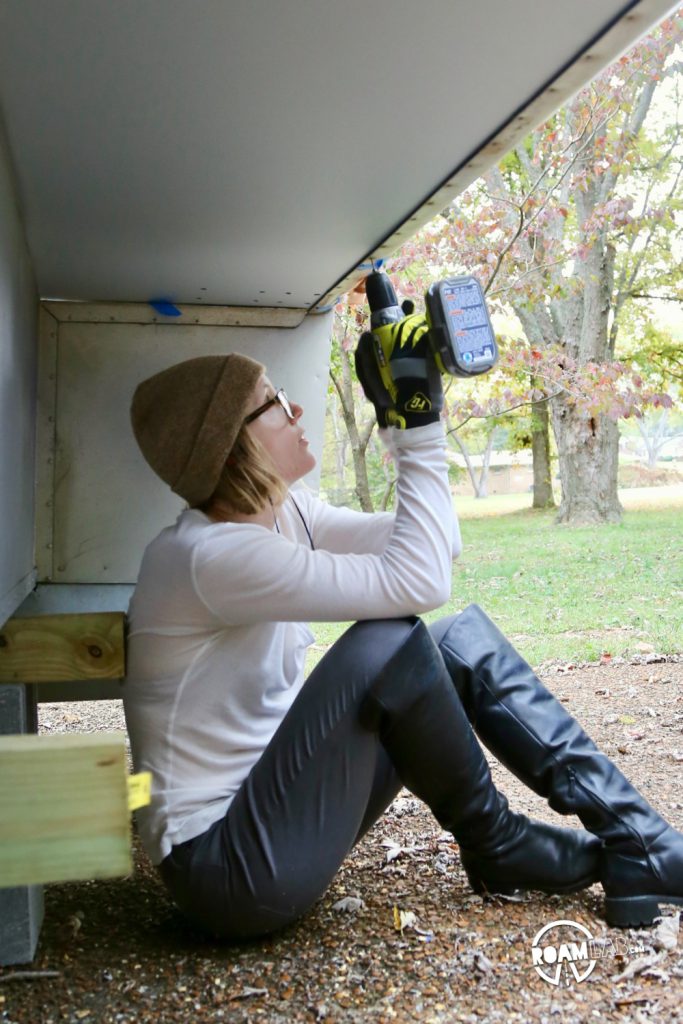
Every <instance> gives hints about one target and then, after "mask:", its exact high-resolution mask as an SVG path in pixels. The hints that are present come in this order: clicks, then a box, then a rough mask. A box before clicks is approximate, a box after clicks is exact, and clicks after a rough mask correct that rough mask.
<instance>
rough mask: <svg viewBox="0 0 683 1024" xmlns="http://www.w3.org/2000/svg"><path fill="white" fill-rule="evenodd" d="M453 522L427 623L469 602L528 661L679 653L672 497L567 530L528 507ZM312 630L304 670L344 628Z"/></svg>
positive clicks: (677, 524) (681, 596)
mask: <svg viewBox="0 0 683 1024" xmlns="http://www.w3.org/2000/svg"><path fill="white" fill-rule="evenodd" d="M650 490H655V488H651V489H650ZM625 493H628V492H625ZM506 497H507V496H506ZM527 498H528V496H527ZM492 500H493V499H487V501H492ZM458 504H459V505H460V501H459V502H458ZM627 504H628V503H627ZM636 504H637V503H636ZM479 505H480V507H481V503H479ZM461 519H462V521H461V529H462V536H463V553H462V555H461V556H460V558H459V559H458V561H457V562H455V563H454V566H453V588H452V600H451V601H450V602H449V603H448V604H447V605H444V607H443V608H440V609H439V610H438V611H435V612H430V613H429V614H428V615H426V616H425V617H424V618H425V620H426V621H428V622H430V621H432V620H433V619H436V618H439V617H440V616H441V615H447V614H452V613H454V612H457V611H459V610H461V609H462V608H464V607H465V606H466V605H467V604H469V603H471V602H476V603H477V604H479V605H481V607H482V608H483V609H484V610H485V611H486V612H487V614H489V615H490V616H491V618H492V619H494V621H495V622H497V623H498V625H499V626H500V628H501V629H502V630H503V632H504V633H506V634H507V635H508V636H509V637H510V638H511V639H513V641H514V643H515V645H516V646H517V648H518V649H519V650H520V652H521V653H522V654H523V655H524V657H526V658H527V660H528V661H530V662H531V663H532V664H533V665H539V664H540V663H541V662H544V661H548V660H559V661H593V660H596V659H598V658H599V657H600V656H601V655H602V654H603V653H606V652H609V653H610V654H612V655H613V656H617V655H629V654H636V653H639V652H642V651H644V650H647V649H648V648H647V647H646V646H644V645H651V648H654V650H655V651H657V652H662V653H673V652H681V651H683V610H682V609H683V543H682V541H681V525H682V523H683V508H682V507H681V505H680V504H679V502H678V501H676V500H674V501H673V503H672V504H671V505H670V507H666V506H662V507H659V506H656V507H646V508H641V509H638V508H636V509H633V510H628V508H627V511H626V512H625V513H624V517H623V521H622V523H621V524H619V525H617V526H601V527H573V528H569V529H568V528H564V527H558V526H556V525H555V524H554V514H553V513H552V512H532V511H530V510H526V511H521V512H507V513H506V514H498V515H491V514H486V515H477V516H476V517H473V518H468V512H467V510H463V511H461ZM312 628H313V631H314V633H315V635H316V644H315V649H314V650H313V651H312V652H311V661H310V664H309V667H312V665H313V664H315V662H316V661H317V660H318V658H319V657H320V656H321V655H322V653H323V652H324V650H325V648H326V647H327V646H329V644H330V643H332V642H334V640H335V639H336V638H337V637H338V636H339V635H340V633H341V632H342V631H343V629H344V628H345V627H344V625H343V624H342V625H333V624H328V623H314V624H313V626H312Z"/></svg>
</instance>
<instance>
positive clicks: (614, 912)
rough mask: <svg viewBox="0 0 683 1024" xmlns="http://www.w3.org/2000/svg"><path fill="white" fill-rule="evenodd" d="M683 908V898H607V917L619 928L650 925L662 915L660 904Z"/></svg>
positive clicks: (608, 920)
mask: <svg viewBox="0 0 683 1024" xmlns="http://www.w3.org/2000/svg"><path fill="white" fill-rule="evenodd" d="M660 903H665V904H674V905H675V906H683V896H668V895H664V896H612V897H610V896H606V897H605V917H606V918H607V923H608V924H613V925H615V926H616V927H617V928H637V927H639V926H640V925H650V924H652V922H653V921H654V919H655V918H656V917H661V916H662V913H661V911H660V909H659V904H660Z"/></svg>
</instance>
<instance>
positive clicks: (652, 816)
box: [435, 605, 683, 927]
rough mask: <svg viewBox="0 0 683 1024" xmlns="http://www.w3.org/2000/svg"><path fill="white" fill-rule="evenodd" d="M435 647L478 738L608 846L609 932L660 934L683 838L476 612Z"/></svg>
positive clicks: (681, 869) (682, 860)
mask: <svg viewBox="0 0 683 1024" xmlns="http://www.w3.org/2000/svg"><path fill="white" fill-rule="evenodd" d="M440 632H441V624H439V628H438V629H437V630H436V631H435V638H436V639H437V642H438V644H439V649H440V650H441V653H442V655H443V658H444V661H445V663H446V666H447V667H448V670H449V673H450V675H451V678H452V680H453V682H454V683H455V686H456V688H457V691H458V693H459V694H460V697H461V700H462V703H463V705H464V707H465V710H466V712H467V714H468V717H469V718H470V720H471V722H472V724H473V726H474V728H475V730H476V732H477V734H478V735H479V737H480V738H481V740H482V742H483V743H484V744H485V745H486V746H487V747H488V748H489V750H491V752H492V753H493V754H494V755H495V756H496V757H497V758H498V759H499V760H500V761H501V762H502V763H503V764H504V765H505V766H506V767H507V768H508V769H509V770H510V771H511V772H512V773H513V774H514V775H516V776H517V777H518V778H519V779H521V780H522V781H523V782H524V783H525V784H526V785H527V786H529V787H530V788H531V789H533V790H534V791H535V792H536V793H538V794H540V795H541V796H544V797H546V798H547V799H548V802H549V804H550V806H551V807H552V808H553V809H554V810H556V811H559V812H560V813H561V814H576V815H578V817H579V818H580V819H581V821H582V823H583V824H584V825H585V826H586V828H588V829H590V831H591V832H593V833H594V834H595V835H597V836H599V837H600V838H601V839H602V840H603V842H604V846H603V850H602V855H601V869H600V881H601V882H602V885H603V887H604V890H605V897H606V899H605V904H606V917H607V920H608V921H609V923H610V924H614V925H619V926H622V927H635V926H638V925H642V924H651V923H652V921H653V920H654V918H655V917H656V916H657V914H658V913H659V903H675V904H683V835H681V833H680V832H676V831H675V829H673V828H672V827H671V826H670V825H669V824H668V823H667V822H666V821H665V820H664V819H663V818H662V817H661V816H660V815H659V814H658V813H657V812H656V811H655V810H654V809H653V808H652V807H651V806H650V805H649V804H648V803H647V801H646V800H645V799H644V798H643V796H642V795H641V794H640V793H639V792H638V790H636V789H635V787H634V786H633V785H632V784H631V783H630V782H629V781H628V780H627V779H626V778H625V777H624V776H623V775H622V773H621V772H620V771H619V769H618V768H617V767H616V766H615V765H614V764H613V763H612V762H611V761H610V760H609V758H608V757H607V756H606V755H605V754H603V753H601V751H600V750H598V748H597V747H596V746H595V744H594V743H593V741H592V740H591V739H590V737H589V736H587V734H586V733H585V732H584V730H583V729H582V728H581V726H580V725H579V724H578V722H576V720H575V719H574V718H572V716H571V715H570V714H569V713H568V712H567V711H566V710H565V708H564V707H563V706H562V704H561V703H560V702H559V701H558V700H557V698H556V697H554V696H553V695H552V693H550V691H549V690H547V689H546V687H545V686H544V685H543V683H541V681H540V680H539V679H538V677H537V676H536V675H535V674H534V673H533V671H532V669H531V668H530V667H529V665H528V664H527V663H526V662H525V661H524V659H523V658H522V657H521V655H519V654H518V652H517V651H516V650H515V649H514V647H513V646H512V644H511V643H510V642H509V641H508V640H507V638H506V637H505V636H504V635H503V634H502V633H501V632H500V630H499V629H498V628H497V627H496V626H495V625H494V624H493V622H491V620H490V619H489V618H488V616H486V615H485V613H484V612H483V611H482V610H481V608H479V607H478V606H477V605H470V606H469V607H468V608H466V609H465V611H464V612H462V613H461V614H460V615H458V616H455V617H454V618H453V619H452V620H451V622H450V624H447V626H446V628H445V631H444V632H443V635H442V636H439V633H440Z"/></svg>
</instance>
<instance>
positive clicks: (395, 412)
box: [356, 271, 498, 429]
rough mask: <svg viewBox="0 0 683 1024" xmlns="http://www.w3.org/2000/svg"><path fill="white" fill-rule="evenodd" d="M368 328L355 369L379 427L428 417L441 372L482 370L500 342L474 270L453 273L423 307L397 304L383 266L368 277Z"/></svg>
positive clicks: (438, 405)
mask: <svg viewBox="0 0 683 1024" xmlns="http://www.w3.org/2000/svg"><path fill="white" fill-rule="evenodd" d="M365 292H366V295H367V298H368V303H369V305H370V330H369V331H366V332H365V333H364V334H362V335H361V337H360V340H359V342H358V347H357V349H356V372H357V374H358V379H359V381H360V382H361V385H362V387H363V391H364V392H365V395H366V397H367V398H368V399H369V400H370V401H371V402H372V403H373V405H374V406H375V410H376V411H377V422H378V424H379V426H380V427H387V426H396V427H399V428H402V429H406V428H410V427H415V426H421V425H423V424H426V423H433V422H435V421H436V420H438V419H439V416H440V413H441V409H442V407H443V387H442V384H441V374H451V375H453V376H456V377H475V376H478V375H479V374H482V373H487V372H488V371H489V370H490V369H491V367H492V366H494V364H495V362H496V360H497V358H498V347H497V345H496V339H495V335H494V332H493V327H492V325H491V318H490V316H489V313H488V309H487V308H486V299H485V298H484V292H483V290H482V288H481V285H480V284H479V282H478V281H477V280H476V278H474V277H450V278H446V279H445V280H443V281H437V282H436V283H435V284H433V285H432V286H431V287H430V288H429V290H428V291H427V294H426V295H425V306H426V313H425V315H422V314H421V313H415V312H414V308H415V307H414V305H413V303H412V302H411V301H410V300H407V301H405V302H403V303H402V305H399V303H398V299H397V298H396V293H395V291H394V288H393V285H392V283H391V281H390V279H389V277H388V275H387V274H384V273H382V272H380V271H373V272H372V273H371V274H370V275H369V276H368V277H367V278H366V279H365Z"/></svg>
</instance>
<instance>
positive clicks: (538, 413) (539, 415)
mask: <svg viewBox="0 0 683 1024" xmlns="http://www.w3.org/2000/svg"><path fill="white" fill-rule="evenodd" d="M531 455H532V459H533V466H534V500H533V502H532V508H554V507H555V498H554V497H553V481H552V467H551V462H550V414H549V413H548V403H547V402H541V403H540V404H539V405H537V406H536V408H535V409H534V413H533V417H532V426H531Z"/></svg>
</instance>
